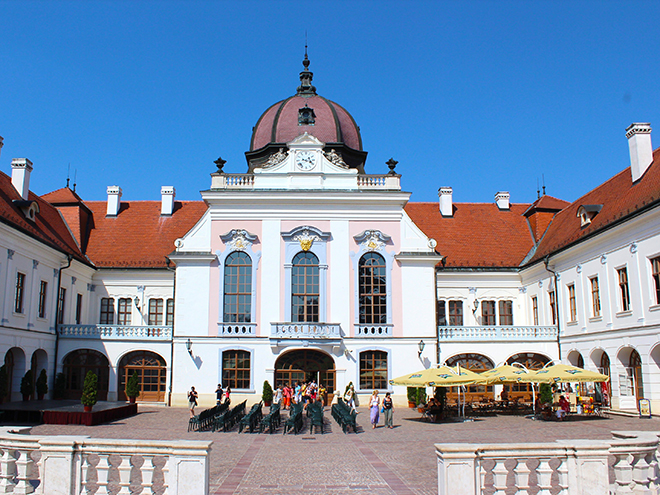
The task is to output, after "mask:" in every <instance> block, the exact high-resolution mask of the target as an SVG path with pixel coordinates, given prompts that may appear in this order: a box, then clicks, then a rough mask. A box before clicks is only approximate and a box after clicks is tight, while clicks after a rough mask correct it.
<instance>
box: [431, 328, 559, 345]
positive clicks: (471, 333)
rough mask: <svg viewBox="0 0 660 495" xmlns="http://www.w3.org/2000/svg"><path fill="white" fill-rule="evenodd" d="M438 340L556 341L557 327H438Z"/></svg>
mask: <svg viewBox="0 0 660 495" xmlns="http://www.w3.org/2000/svg"><path fill="white" fill-rule="evenodd" d="M438 339H439V340H442V341H447V340H454V341H456V340H471V341H485V342H491V341H493V340H507V341H511V340H537V341H539V340H540V341H555V340H557V327H552V326H533V325H532V326H526V327H514V326H509V325H497V326H495V325H493V326H490V325H488V326H486V325H484V326H480V327H462V326H461V327H445V326H439V327H438Z"/></svg>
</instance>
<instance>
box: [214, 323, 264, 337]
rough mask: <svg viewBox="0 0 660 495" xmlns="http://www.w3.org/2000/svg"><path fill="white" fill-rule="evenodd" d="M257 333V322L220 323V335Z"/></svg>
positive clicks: (246, 335) (252, 334)
mask: <svg viewBox="0 0 660 495" xmlns="http://www.w3.org/2000/svg"><path fill="white" fill-rule="evenodd" d="M256 334H257V324H256V323H218V335H220V336H222V337H253V336H255V335H256Z"/></svg>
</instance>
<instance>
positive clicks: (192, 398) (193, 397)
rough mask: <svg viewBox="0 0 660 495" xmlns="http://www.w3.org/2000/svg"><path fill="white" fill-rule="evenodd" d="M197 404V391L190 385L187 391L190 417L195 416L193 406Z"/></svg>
mask: <svg viewBox="0 0 660 495" xmlns="http://www.w3.org/2000/svg"><path fill="white" fill-rule="evenodd" d="M196 405H197V391H196V390H195V387H190V391H189V392H188V407H189V408H190V417H191V418H194V417H195V406H196Z"/></svg>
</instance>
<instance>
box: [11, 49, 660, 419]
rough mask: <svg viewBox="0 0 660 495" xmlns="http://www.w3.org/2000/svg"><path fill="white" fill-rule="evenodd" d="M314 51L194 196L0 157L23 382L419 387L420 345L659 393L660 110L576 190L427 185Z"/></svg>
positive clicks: (113, 390) (14, 366)
mask: <svg viewBox="0 0 660 495" xmlns="http://www.w3.org/2000/svg"><path fill="white" fill-rule="evenodd" d="M303 65H304V70H303V71H302V72H301V73H300V86H299V87H298V89H297V91H296V93H295V94H294V95H293V96H290V97H288V98H286V99H284V100H282V101H279V102H277V103H275V104H273V105H272V106H270V107H269V108H268V109H267V110H266V111H265V112H264V113H263V114H262V115H261V117H259V119H258V121H257V123H256V125H255V127H254V129H253V132H252V138H251V142H250V149H249V151H247V152H246V153H245V156H246V159H247V170H246V173H244V174H228V173H225V172H224V171H223V165H224V161H223V160H221V159H218V160H217V161H216V165H217V171H216V172H215V173H213V174H212V176H211V184H210V187H209V188H208V189H205V190H203V191H202V192H201V201H177V200H176V199H175V189H174V187H172V186H163V187H162V189H161V194H162V200H161V201H134V200H131V199H130V198H128V200H125V199H124V198H122V190H121V188H120V187H119V186H116V185H113V186H110V187H108V188H107V201H85V200H84V199H82V198H80V197H79V196H78V195H77V194H76V192H75V191H74V190H72V189H70V188H69V187H68V186H67V187H65V188H62V189H58V190H56V191H53V192H50V193H48V194H44V195H42V196H39V195H36V194H34V193H33V192H31V191H30V190H29V183H30V175H31V173H32V172H33V164H32V163H31V162H30V160H28V159H27V158H15V159H13V160H12V161H11V176H9V175H6V174H5V173H3V172H2V171H0V219H1V222H0V249H1V251H0V284H1V285H0V287H1V290H0V360H4V364H5V369H6V370H7V375H8V378H7V379H8V385H9V394H8V395H7V396H6V397H4V398H3V399H4V400H5V401H6V400H12V401H16V400H20V399H21V393H20V383H21V378H22V377H23V376H24V375H25V374H26V372H27V371H28V370H33V373H39V372H40V371H41V370H42V369H45V370H46V372H47V374H48V377H49V382H50V389H51V391H52V389H53V380H54V376H55V374H56V373H63V374H64V376H65V378H66V383H67V394H68V396H69V397H70V398H77V397H80V393H81V389H82V381H83V377H84V375H85V373H86V372H87V371H88V370H93V371H95V372H96V373H97V374H98V376H99V387H100V399H102V400H103V399H107V400H123V399H125V395H124V384H125V381H126V377H127V376H128V375H129V374H132V373H133V370H137V371H138V372H139V375H140V378H141V395H140V397H139V398H138V400H141V401H155V402H161V403H166V404H170V405H183V404H185V403H186V402H187V400H186V392H187V390H188V389H189V388H190V386H191V385H194V386H195V387H196V388H197V390H198V391H199V392H200V399H201V402H202V404H204V403H205V402H206V403H211V402H212V401H213V400H214V399H215V396H214V394H213V392H214V390H215V387H216V385H217V383H222V384H223V386H225V387H226V386H231V388H232V390H233V393H234V395H236V396H237V397H248V398H252V399H256V398H257V396H260V394H261V389H262V385H263V382H264V380H268V381H269V382H270V383H271V384H273V385H276V384H277V383H282V382H293V381H297V380H305V379H311V378H314V379H316V380H317V381H320V382H322V383H323V384H325V385H326V387H327V388H328V389H329V390H330V391H332V390H341V391H343V390H344V387H346V385H347V384H348V383H349V382H353V383H354V384H355V387H356V390H357V392H358V393H359V394H368V393H370V392H371V391H372V390H373V389H378V390H381V391H385V390H391V391H392V392H393V393H394V397H395V400H396V401H397V402H399V403H403V402H405V401H406V395H405V389H404V388H403V387H392V386H390V385H389V383H388V380H390V379H391V378H394V377H396V376H399V375H403V374H405V373H408V372H412V371H416V370H419V369H421V368H423V367H429V366H435V365H436V364H438V363H440V364H442V363H447V364H449V365H456V364H461V365H463V366H465V367H467V368H470V369H473V370H477V371H479V370H484V369H488V368H492V367H494V366H497V365H499V364H501V363H504V362H508V363H513V362H520V363H522V364H524V365H526V366H527V367H529V368H532V369H537V368H540V367H542V366H543V365H544V364H545V363H547V362H548V361H550V360H556V361H562V362H566V363H570V364H573V365H577V366H580V367H584V368H587V369H591V370H599V371H601V372H603V373H606V374H608V375H610V376H611V384H610V385H609V394H610V396H611V399H612V406H613V408H615V409H622V410H635V409H636V408H637V407H638V406H637V404H638V402H637V401H638V399H640V398H642V397H643V398H647V399H650V400H651V403H652V409H653V410H654V411H655V410H658V411H660V339H659V331H660V152H655V153H654V152H653V149H652V145H651V136H650V133H651V128H650V125H649V124H633V125H631V126H630V127H629V128H628V129H627V130H626V136H627V138H628V144H629V148H630V158H631V163H630V165H627V164H621V168H622V171H621V172H620V173H618V174H617V175H615V176H614V177H612V178H611V179H609V180H608V181H607V182H605V183H604V184H602V185H600V186H598V187H597V188H595V189H594V190H592V191H590V192H588V193H586V194H585V195H584V196H582V197H581V198H579V199H578V200H577V201H575V202H573V203H568V202H565V201H562V200H560V199H556V198H553V197H550V196H547V195H542V196H541V197H540V198H539V199H538V200H537V201H535V202H534V203H532V204H519V203H512V202H510V198H509V194H508V193H507V192H497V194H496V195H495V197H494V200H493V202H492V203H455V202H453V201H452V189H451V187H442V188H440V189H439V191H438V201H437V202H432V203H412V202H409V201H408V200H409V198H410V193H408V192H404V190H402V188H401V176H400V175H398V174H397V173H396V162H395V161H394V160H390V161H389V162H388V164H387V165H388V167H389V171H388V170H387V169H385V170H383V171H382V172H383V173H380V174H368V173H367V164H366V159H367V152H366V151H364V149H363V146H362V139H361V136H360V129H359V127H358V126H357V124H356V122H355V121H354V119H353V118H352V116H351V114H350V113H349V112H348V111H346V110H345V109H344V108H343V107H341V106H340V105H338V104H337V103H335V102H333V101H331V100H328V99H326V98H323V97H321V96H320V95H318V94H317V92H316V88H315V87H314V86H313V85H312V73H311V72H310V71H309V68H308V67H309V60H308V59H307V56H305V60H304V62H303ZM622 134H623V133H622ZM622 141H623V136H622ZM1 145H2V138H0V147H1ZM35 167H36V171H35V173H38V168H39V165H38V164H36V165H35ZM7 168H8V167H7ZM484 233H488V235H484ZM526 387H527V386H520V387H517V388H513V389H512V390H511V391H510V396H512V395H513V396H516V395H518V396H520V395H527V394H528V393H529V391H528V390H527V388H526ZM499 392H500V390H499V389H498V387H488V388H486V387H472V388H470V389H469V390H468V394H469V395H478V396H493V395H497V394H498V393H499Z"/></svg>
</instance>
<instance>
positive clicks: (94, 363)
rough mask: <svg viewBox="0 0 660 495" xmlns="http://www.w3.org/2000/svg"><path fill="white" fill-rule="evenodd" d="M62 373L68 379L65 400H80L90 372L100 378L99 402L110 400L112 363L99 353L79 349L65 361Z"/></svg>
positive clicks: (67, 356) (71, 353) (68, 355)
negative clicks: (86, 376) (86, 377)
mask: <svg viewBox="0 0 660 495" xmlns="http://www.w3.org/2000/svg"><path fill="white" fill-rule="evenodd" d="M62 371H63V373H64V376H65V377H66V392H65V393H64V398H66V399H73V400H77V399H80V397H81V396H82V389H83V384H84V383H85V375H87V372H88V371H93V372H94V373H95V374H96V377H97V378H98V387H99V388H98V396H97V397H98V400H108V385H109V384H110V363H109V362H108V358H107V357H105V356H104V355H103V354H102V353H100V352H99V351H95V350H92V349H78V350H77V351H72V352H70V353H69V354H67V355H66V357H65V358H64V360H63V363H62Z"/></svg>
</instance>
